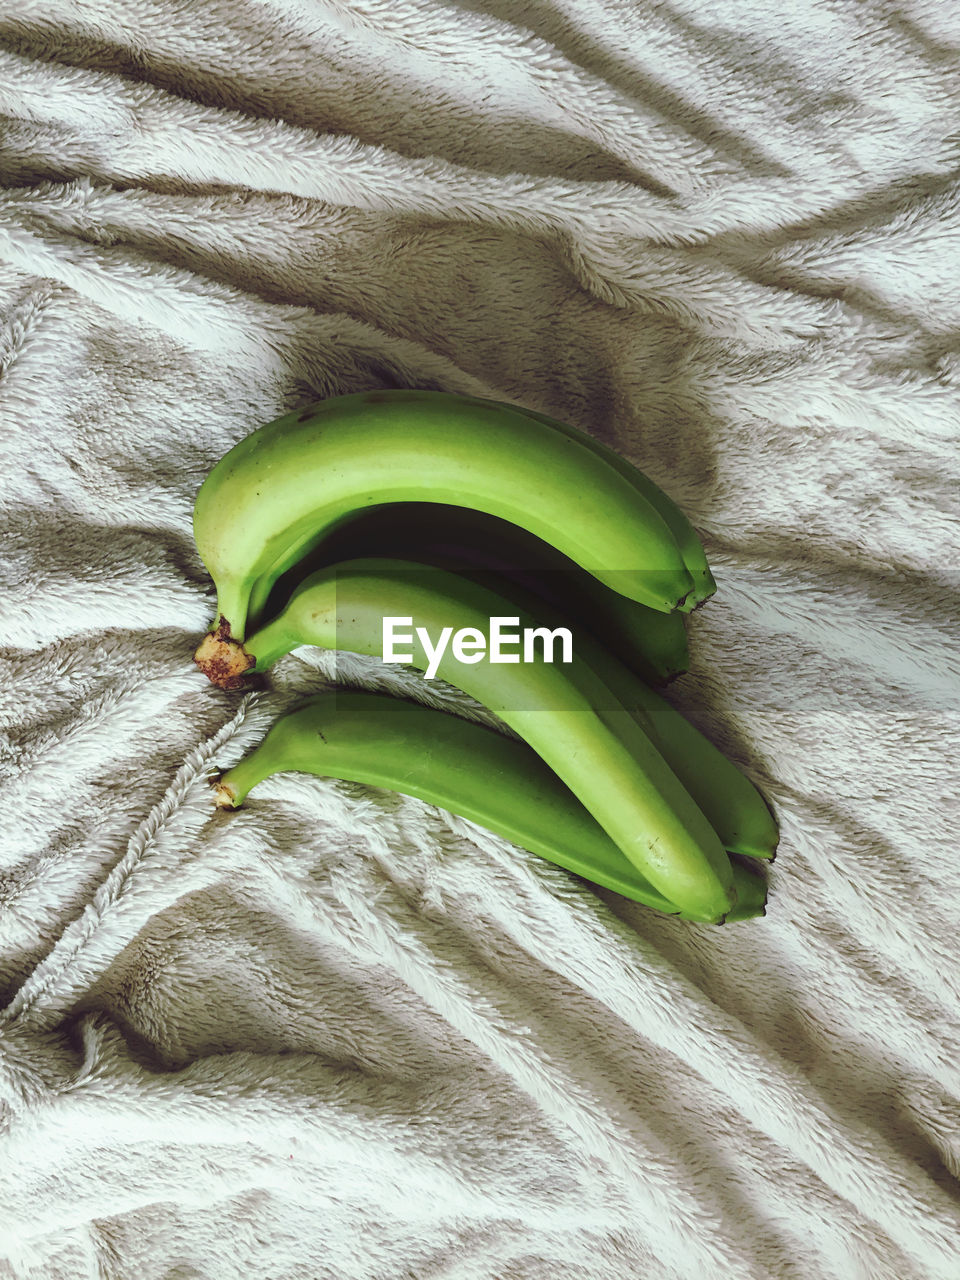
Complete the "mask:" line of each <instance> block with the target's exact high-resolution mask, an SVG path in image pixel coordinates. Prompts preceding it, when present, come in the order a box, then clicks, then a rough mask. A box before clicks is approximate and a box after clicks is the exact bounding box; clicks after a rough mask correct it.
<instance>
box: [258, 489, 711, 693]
mask: <svg viewBox="0 0 960 1280" xmlns="http://www.w3.org/2000/svg"><path fill="white" fill-rule="evenodd" d="M365 556H391V557H393V556H396V557H399V558H400V559H403V560H415V561H418V562H420V563H423V564H430V565H433V566H436V567H438V568H442V569H449V570H451V571H452V572H459V571H461V570H467V571H469V570H471V569H473V570H478V569H486V570H490V571H491V572H495V573H496V574H498V575H500V576H501V577H502V579H503V582H504V583H507V582H514V583H516V584H517V585H518V586H519V587H523V588H525V589H527V590H528V591H529V592H530V593H531V594H532V597H533V599H534V600H535V598H536V597H537V596H539V597H541V598H542V599H544V600H546V601H547V602H548V603H550V604H553V605H555V606H556V607H557V608H558V609H561V610H562V612H563V615H564V618H566V619H570V620H571V622H573V623H576V624H578V625H582V626H585V627H586V628H587V629H588V630H589V631H591V632H592V633H593V634H594V635H595V636H597V638H598V639H601V640H602V641H603V644H604V646H605V648H606V649H608V650H610V651H611V652H612V653H615V654H616V655H617V656H618V657H619V658H620V659H621V660H622V661H623V662H624V663H625V664H626V665H627V666H629V667H630V668H631V669H633V670H635V671H637V672H638V674H640V675H642V676H643V677H644V679H647V680H650V681H651V682H652V683H655V684H660V683H665V682H666V681H668V680H671V679H672V678H673V677H674V676H676V675H679V674H680V673H681V672H683V671H686V670H687V668H688V665H689V660H690V655H689V651H688V648H687V631H686V627H685V625H684V620H683V616H682V615H681V614H680V613H678V612H674V613H661V612H660V611H659V610H657V609H650V608H648V606H647V605H644V604H639V603H638V602H637V601H636V600H630V599H629V598H628V597H627V596H623V595H620V594H619V593H618V592H616V591H610V590H609V589H608V588H607V587H605V586H604V585H603V583H601V582H599V581H598V580H597V579H596V578H595V577H594V576H593V574H591V573H587V572H586V571H585V570H583V569H581V568H580V567H579V566H578V565H576V564H574V563H573V561H572V560H570V559H568V558H567V557H566V556H565V555H562V554H561V553H560V552H559V551H557V550H556V548H555V547H552V546H550V545H549V544H548V543H546V542H543V541H542V540H541V539H540V538H536V537H534V536H533V534H531V533H528V532H527V531H526V530H525V529H520V528H518V527H517V526H516V525H513V524H508V523H507V521H506V520H501V519H499V518H498V517H496V516H491V515H488V514H487V513H486V512H484V511H474V510H472V509H470V508H468V507H451V506H444V505H442V504H440V503H434V502H392V503H389V504H387V505H385V506H382V507H368V508H365V509H363V510H361V511H358V512H355V513H354V514H353V515H352V516H349V517H347V518H346V519H345V520H343V521H341V523H340V524H339V525H338V526H337V528H336V529H334V530H333V531H332V533H330V534H329V536H328V537H326V538H324V540H323V542H322V543H321V544H320V545H319V546H318V547H317V548H316V549H315V550H314V551H313V552H311V553H310V554H308V555H307V556H305V557H304V559H303V560H300V561H298V562H297V564H296V565H294V567H293V568H292V569H290V570H288V571H287V573H285V574H284V575H283V576H282V577H281V578H280V579H278V580H277V581H276V583H274V584H272V585H273V590H272V592H271V594H270V597H269V600H268V601H267V603H266V605H265V607H264V610H263V615H264V617H266V618H269V617H271V616H273V615H275V614H276V613H277V612H279V609H280V608H282V605H283V601H284V600H286V599H289V597H290V595H291V593H292V592H293V590H294V589H295V588H296V586H297V584H298V583H299V582H301V581H302V580H303V579H304V578H305V577H306V576H307V575H308V574H310V573H313V572H315V571H316V570H317V569H321V568H323V567H325V566H327V565H332V564H336V563H337V562H338V561H340V560H353V559H357V558H360V557H365ZM258 586H260V583H259V582H258ZM257 600H258V592H257V589H256V588H255V589H254V592H253V593H252V595H251V612H253V611H254V609H255V607H256V602H257ZM528 612H536V608H535V605H534V604H533V602H532V601H531V605H530V606H528Z"/></svg>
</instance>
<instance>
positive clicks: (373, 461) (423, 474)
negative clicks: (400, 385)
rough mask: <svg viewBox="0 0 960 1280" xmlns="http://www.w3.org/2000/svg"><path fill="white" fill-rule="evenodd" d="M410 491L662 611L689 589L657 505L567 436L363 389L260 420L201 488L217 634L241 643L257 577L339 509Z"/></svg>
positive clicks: (199, 533) (483, 412) (197, 511)
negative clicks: (509, 529) (500, 523)
mask: <svg viewBox="0 0 960 1280" xmlns="http://www.w3.org/2000/svg"><path fill="white" fill-rule="evenodd" d="M424 499H428V500H430V501H433V502H441V503H448V504H450V505H453V506H469V507H474V508H476V509H477V510H480V511H487V512H489V513H490V514H491V515H497V516H501V517H503V519H505V520H509V521H510V522H511V523H512V524H518V525H520V526H521V527H523V528H526V529H528V530H529V531H530V532H531V533H533V534H536V536H537V537H540V538H542V539H543V540H544V541H545V542H549V543H552V544H553V545H554V546H556V547H557V548H558V550H560V551H562V552H563V553H564V554H565V555H568V556H569V557H570V559H571V560H574V561H575V562H576V563H577V564H579V565H580V566H581V567H582V568H584V569H587V570H588V571H589V572H590V573H593V574H594V575H595V576H596V577H597V578H599V579H600V581H601V582H604V583H605V584H606V585H608V586H610V587H612V588H613V590H615V591H619V592H621V593H622V594H624V595H629V596H630V597H631V598H632V599H635V600H639V601H641V602H642V603H644V604H647V605H649V606H650V607H651V608H654V609H659V610H661V611H663V612H665V613H669V612H670V611H671V610H672V609H675V608H676V607H677V606H678V605H679V604H681V603H682V602H683V601H684V600H685V599H686V597H687V595H688V593H689V592H690V591H692V590H693V579H692V578H691V576H690V574H689V572H688V570H687V568H686V566H685V564H684V562H683V558H682V556H681V554H680V550H679V548H678V546H677V542H676V539H675V537H674V535H673V533H672V532H671V530H670V528H669V527H668V525H667V524H666V523H665V522H664V520H663V517H662V516H661V515H660V513H659V512H658V511H657V510H656V508H655V507H654V506H652V505H651V504H650V502H648V501H647V500H646V499H645V498H643V497H642V496H641V494H640V493H639V492H638V491H637V490H636V489H635V488H634V486H633V485H631V484H630V483H629V482H628V481H627V480H626V479H624V477H623V475H621V474H620V472H619V471H618V470H617V469H616V468H615V467H614V466H611V464H610V463H609V462H607V461H606V460H605V459H604V458H602V457H600V456H599V455H598V454H597V453H596V452H595V450H593V449H591V448H589V447H588V446H587V445H585V444H583V443H582V442H581V441H580V440H577V439H574V438H573V437H572V436H570V435H568V434H566V433H565V432H562V431H557V430H556V429H555V428H554V427H553V426H551V425H548V424H547V423H545V422H541V421H539V420H538V419H535V418H531V417H529V416H528V415H526V414H524V413H521V412H520V411H519V410H514V409H512V408H509V407H506V406H504V405H501V404H499V403H496V402H493V401H484V400H474V399H471V398H470V397H466V396H457V395H451V394H448V393H446V392H441V391H414V390H408V389H405V390H388V391H368V392H361V393H359V394H355V395H347V396H336V397H333V398H331V399H328V400H323V401H321V402H320V403H319V404H316V405H313V406H312V407H311V408H309V409H305V410H303V411H301V412H296V413H289V414H286V415H284V416H283V417H281V418H277V419H276V420H275V421H273V422H270V423H267V424H266V425H265V426H263V427H261V428H260V429H259V430H258V431H254V432H253V433H252V434H251V435H249V436H247V437H246V439H244V440H241V441H240V442H239V444H237V445H235V446H234V448H232V449H231V450H230V451H229V453H227V454H226V456H225V457H223V458H221V460H220V461H219V462H218V463H217V465H216V466H215V467H214V468H213V470H212V471H211V472H210V474H209V475H208V476H207V478H206V480H205V481H204V482H203V484H202V485H201V487H200V491H199V493H198V494H197V499H196V503H195V506H194V519H193V528H194V538H195V540H196V544H197V549H198V551H199V552H200V555H201V557H202V559H203V562H204V564H205V565H206V567H207V569H208V570H209V572H210V574H211V576H212V578H213V580H214V583H215V585H216V587H217V623H216V630H217V632H219V633H220V634H221V635H224V636H230V637H232V638H233V639H235V640H242V639H243V637H244V636H245V635H246V634H247V616H248V611H249V607H250V596H251V592H252V591H253V589H254V587H255V585H256V584H257V580H258V579H262V578H263V576H264V575H269V577H270V578H271V579H276V578H278V577H279V576H280V574H281V573H283V572H285V571H286V570H287V569H288V568H290V567H291V566H292V565H294V564H296V562H297V561H298V560H299V559H301V558H302V556H303V555H304V554H305V553H306V552H307V551H308V550H310V548H311V547H314V546H316V545H317V544H318V543H320V542H321V541H322V539H323V538H324V537H325V536H326V535H327V534H328V533H329V532H330V531H331V529H332V528H333V527H334V526H335V525H336V523H337V522H338V521H339V520H341V519H343V517H344V516H346V515H348V514H349V513H350V512H351V511H355V510H357V509H358V508H360V507H367V506H375V505H378V504H380V503H386V502H404V501H417V500H424ZM262 589H263V588H262V583H261V585H260V587H258V591H259V592H260V593H261V595H262Z"/></svg>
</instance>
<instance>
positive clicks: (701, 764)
mask: <svg viewBox="0 0 960 1280" xmlns="http://www.w3.org/2000/svg"><path fill="white" fill-rule="evenodd" d="M466 576H467V577H470V578H471V579H473V580H474V581H477V582H480V583H481V584H483V585H489V586H491V587H492V588H493V589H495V590H497V591H498V592H499V593H500V594H501V595H502V597H503V598H504V600H506V601H507V602H508V603H509V604H510V605H511V606H513V607H514V611H515V612H516V611H517V610H519V611H521V612H523V613H525V614H528V615H534V614H535V615H536V617H537V620H538V624H539V625H540V626H545V627H548V628H550V629H551V630H553V629H554V628H556V627H567V628H569V629H570V631H571V633H572V634H573V650H574V653H576V654H577V655H578V657H579V659H580V661H582V662H583V663H584V664H585V665H586V666H588V667H589V668H590V669H591V670H592V671H593V672H595V673H596V675H598V676H599V677H600V678H601V679H602V681H603V683H604V685H605V686H606V687H607V688H608V689H609V690H610V694H611V695H612V696H613V698H615V699H616V701H617V702H619V703H620V704H622V705H623V706H624V707H625V708H626V709H627V711H629V712H630V714H631V715H632V716H633V717H634V719H635V720H636V721H637V723H638V724H639V725H640V727H641V729H643V731H644V733H646V734H647V736H648V737H649V738H650V740H651V742H653V744H654V746H655V747H656V748H657V749H658V750H659V752H660V754H661V755H662V756H663V758H664V759H665V760H666V762H667V764H668V765H669V766H670V768H671V769H672V770H673V772H674V773H675V774H676V776H677V778H678V779H679V780H680V782H681V783H682V784H683V786H684V787H685V788H686V790H687V791H688V792H689V794H690V795H691V797H692V798H693V800H694V801H695V802H696V804H697V806H698V807H699V808H700V809H701V810H702V811H703V813H704V815H705V816H706V817H707V819H708V820H709V822H710V825H711V826H712V827H713V829H714V831H715V832H716V833H717V836H718V838H719V840H720V842H721V844H722V845H723V847H724V848H725V849H726V850H727V851H728V852H730V853H739V854H742V855H744V856H745V857H748V858H763V859H766V860H772V859H773V857H774V855H775V853H776V849H777V844H778V842H779V839H780V832H779V829H778V826H777V822H776V819H775V818H774V816H773V814H772V812H771V810H770V808H769V806H768V804H767V802H766V800H765V799H764V798H763V796H762V795H761V793H760V792H759V791H758V790H757V788H756V787H755V786H754V785H753V783H752V782H751V781H750V779H749V778H748V777H747V776H746V774H744V773H742V772H741V770H740V769H738V768H737V766H736V765H735V764H733V762H732V761H730V760H728V759H727V757H726V756H725V755H724V754H723V752H722V751H720V750H719V749H718V748H717V747H715V746H714V745H713V743H712V742H711V741H710V739H709V738H707V737H706V736H705V735H704V734H702V733H701V732H700V730H699V729H698V728H697V727H696V725H693V724H691V723H690V721H689V720H687V718H686V717H685V716H684V715H683V714H682V713H681V712H679V711H678V710H677V709H676V707H674V706H671V704H670V703H669V702H667V700H666V699H665V698H663V697H661V696H660V694H658V693H656V692H655V691H654V690H653V689H651V688H649V687H648V686H647V685H646V684H645V683H644V681H643V680H642V679H641V678H640V677H639V676H638V675H637V674H636V673H635V672H633V671H631V670H630V669H629V668H628V667H627V666H626V665H625V664H624V663H623V662H620V661H619V660H618V659H617V658H616V657H615V656H614V655H613V654H612V653H609V652H607V651H606V649H605V647H604V646H603V645H602V644H600V643H599V641H598V640H597V638H596V636H595V635H591V634H590V633H589V631H588V630H587V629H586V628H583V627H577V625H576V623H574V622H572V621H571V620H570V618H569V617H568V616H567V614H566V613H565V612H562V611H561V610H559V609H556V608H552V607H550V606H549V605H547V604H544V603H542V602H541V601H538V600H537V599H536V597H535V596H533V595H532V594H531V593H530V592H529V591H527V590H526V589H525V588H524V587H523V586H521V585H520V584H518V583H516V582H513V581H510V580H509V579H504V578H503V577H501V576H500V575H497V577H496V578H494V576H493V575H491V574H488V573H483V572H481V571H476V570H467V573H466Z"/></svg>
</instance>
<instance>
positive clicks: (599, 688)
mask: <svg viewBox="0 0 960 1280" xmlns="http://www.w3.org/2000/svg"><path fill="white" fill-rule="evenodd" d="M386 617H410V618H411V619H413V620H414V621H413V623H412V630H411V632H410V635H411V641H410V643H409V651H410V654H411V657H410V659H409V661H410V664H411V665H413V666H414V667H419V668H420V669H423V670H429V669H430V668H431V666H434V668H435V670H436V673H437V674H438V675H439V676H440V677H441V678H442V679H444V680H447V681H449V682H450V683H451V684H454V685H456V686H457V687H459V688H461V689H463V690H464V692H466V693H468V694H470V695H471V696H472V697H474V698H476V699H477V700H478V701H479V702H481V703H483V704H484V705H485V706H487V707H488V708H489V709H490V710H491V711H493V712H494V713H495V714H496V715H498V716H499V717H500V718H501V719H502V720H503V721H504V723H506V724H508V725H509V726H510V727H511V728H513V729H514V730H515V731H516V732H517V733H518V734H519V735H520V737H522V738H524V739H525V740H526V741H527V742H528V743H529V744H530V745H531V746H532V747H533V748H534V750H535V751H537V753H538V754H539V755H540V756H541V757H542V758H543V759H544V760H545V761H546V763H547V764H548V765H549V766H550V767H551V768H552V769H553V770H554V772H555V773H556V774H557V775H558V777H560V778H561V779H562V781H563V782H565V783H566V784H567V786H568V787H569V788H570V790H571V791H573V793H574V794H575V795H576V796H577V797H578V799H579V800H580V801H581V802H582V803H583V804H584V806H585V807H586V808H587V809H588V810H589V811H590V812H591V813H592V814H593V816H594V818H596V820H597V821H598V822H599V823H600V824H601V826H602V827H603V828H604V829H605V830H606V831H607V833H608V834H609V835H610V837H611V838H612V839H613V840H614V842H615V843H616V844H617V845H618V846H619V848H620V849H621V850H622V851H623V852H624V853H625V854H626V856H627V857H628V858H629V859H630V861H631V862H632V863H633V864H634V866H636V867H637V869H638V870H639V871H640V872H641V873H642V874H643V875H644V876H645V877H646V878H647V879H649V880H650V882H651V883H652V884H653V885H654V887H655V888H656V889H657V890H658V891H659V892H661V893H662V894H663V895H664V896H665V897H667V898H669V899H670V900H671V901H672V902H675V903H676V904H677V906H678V907H680V909H681V910H682V911H683V912H684V913H685V914H687V915H689V916H690V917H692V918H696V919H698V920H703V921H705V922H707V923H714V922H717V921H719V920H721V919H722V918H723V917H724V916H725V915H726V914H727V913H728V912H729V911H730V909H731V908H732V906H733V903H734V900H735V892H736V891H735V888H734V882H733V872H732V868H731V864H730V859H729V857H728V856H727V853H726V851H725V850H724V848H723V846H722V844H721V843H720V841H719V840H718V838H717V835H716V833H715V832H714V830H713V828H712V827H711V825H710V823H709V822H708V820H707V818H706V817H705V816H704V814H703V812H702V811H701V810H700V809H699V807H698V806H697V805H696V803H695V802H694V800H693V799H692V798H691V796H690V794H689V792H688V791H687V790H686V789H685V788H684V787H683V785H682V784H681V783H680V781H679V780H678V778H677V776H676V774H675V773H674V772H673V771H672V770H671V769H670V767H669V765H668V764H667V763H666V761H665V760H664V758H663V756H662V755H661V754H660V752H659V751H658V750H657V748H656V747H655V746H654V745H653V743H652V742H651V740H650V738H649V737H648V736H647V734H645V733H644V732H643V730H642V729H641V728H640V726H639V725H638V724H637V722H636V721H635V720H634V718H633V717H632V716H631V715H630V714H629V712H628V711H626V710H625V709H624V707H623V706H622V705H621V704H620V703H619V702H618V701H617V700H616V699H615V698H614V697H613V696H612V694H611V692H610V690H609V688H608V687H607V686H606V685H605V684H604V683H603V680H602V679H601V677H600V676H599V675H597V674H596V672H594V671H593V670H592V668H591V667H590V666H589V665H588V664H587V663H585V662H584V661H582V660H581V659H579V658H578V657H577V655H576V653H574V654H573V655H572V661H570V662H569V663H554V662H547V661H545V660H544V655H543V652H542V651H541V652H539V653H536V652H534V654H533V660H530V661H523V662H520V661H519V660H517V662H516V664H515V665H514V664H513V663H510V664H497V663H495V662H492V661H490V660H489V657H488V656H487V655H485V654H484V653H482V652H481V653H480V654H479V655H478V654H477V653H476V652H473V653H472V655H471V656H470V657H469V658H467V659H466V660H464V661H461V660H459V659H458V657H457V656H456V652H455V651H451V649H450V648H447V649H446V650H445V651H444V652H443V655H442V656H441V657H440V658H439V661H437V658H436V651H434V652H433V653H429V652H428V648H427V646H426V643H425V642H426V640H427V639H428V638H430V637H431V633H432V635H433V636H438V633H439V632H441V631H442V630H443V629H445V628H450V629H451V630H455V631H457V632H463V633H464V634H465V635H467V636H470V635H471V634H472V635H474V636H476V635H477V634H479V635H480V636H481V637H482V636H484V634H485V633H486V632H487V631H489V630H490V627H491V619H492V618H494V617H518V624H517V626H518V632H519V631H520V630H527V629H529V630H530V631H534V630H535V629H536V628H537V627H538V625H539V623H538V620H537V619H536V618H535V617H530V616H529V615H523V614H522V613H521V612H520V611H519V610H517V609H516V608H515V607H513V606H512V605H511V604H510V602H509V601H508V600H506V599H505V598H504V597H503V595H501V594H499V593H498V592H496V591H493V590H490V589H489V588H488V587H485V586H482V585H480V584H479V583H477V582H473V581H471V580H470V579H469V578H467V577H464V576H462V575H458V574H453V573H449V572H446V571H445V570H442V569H431V568H429V567H425V566H423V565H419V564H414V563H410V562H405V561H400V560H388V559H381V560H374V559H369V560H358V561H348V562H345V563H341V564H339V565H337V566H335V567H334V568H331V569H327V570H321V571H320V572H318V573H316V574H313V575H311V576H310V577H308V578H307V579H306V580H305V581H304V582H303V583H302V584H301V585H300V586H299V587H298V588H297V590H296V591H295V592H294V594H293V595H292V596H291V598H290V600H289V602H288V603H287V605H286V607H285V608H284V610H283V611H282V612H281V613H280V614H279V615H278V616H277V617H276V618H275V619H274V620H273V621H272V622H269V623H268V624H267V625H266V626H265V627H264V628H263V629H262V630H260V631H258V632H256V633H254V635H253V636H251V637H250V638H249V639H248V641H247V642H246V643H245V644H244V645H241V644H238V643H236V641H230V640H227V639H225V638H223V636H222V635H221V636H218V635H215V634H211V635H208V636H207V637H206V638H205V640H204V642H203V643H202V644H201V645H200V647H199V649H198V651H197V662H198V665H200V666H201V668H202V669H204V670H205V671H207V673H208V674H209V675H210V676H211V678H213V679H215V680H216V681H217V682H218V683H220V684H222V685H224V686H225V687H230V686H232V685H234V684H236V683H237V682H239V681H241V680H242V678H243V675H244V674H245V672H247V671H262V670H265V669H266V668H267V667H269V666H270V665H271V664H272V663H273V662H275V661H276V659H277V658H279V657H280V656H281V655H282V654H285V653H288V652H290V651H291V650H292V649H295V648H298V647H299V646H301V645H305V644H315V645H320V646H323V647H325V648H330V649H338V648H339V649H348V650H352V651H354V652H357V653H367V654H372V655H375V656H380V655H382V654H383V638H384V626H383V620H384V618H386ZM421 629H422V631H421ZM447 634H448V637H449V634H450V633H449V632H448V633H447ZM404 651H405V652H406V649H405V650H404Z"/></svg>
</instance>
